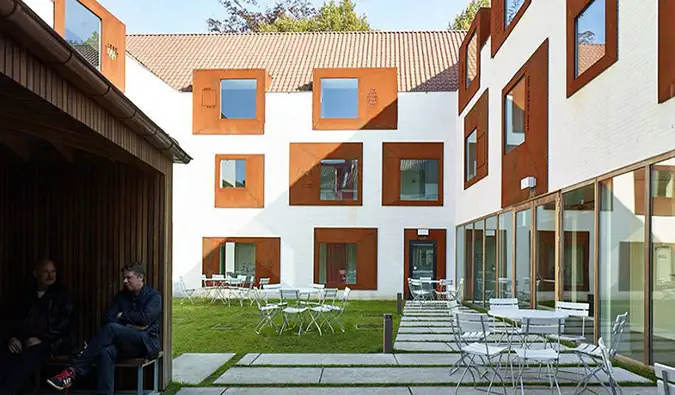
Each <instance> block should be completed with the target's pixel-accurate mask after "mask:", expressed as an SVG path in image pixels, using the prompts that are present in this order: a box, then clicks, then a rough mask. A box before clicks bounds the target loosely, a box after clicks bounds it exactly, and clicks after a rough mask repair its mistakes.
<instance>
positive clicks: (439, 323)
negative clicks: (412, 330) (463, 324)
mask: <svg viewBox="0 0 675 395" xmlns="http://www.w3.org/2000/svg"><path fill="white" fill-rule="evenodd" d="M403 318H405V317H403ZM399 326H412V327H429V326H437V327H440V326H444V327H448V328H450V327H451V324H450V321H408V320H404V321H401V323H400V324H399Z"/></svg>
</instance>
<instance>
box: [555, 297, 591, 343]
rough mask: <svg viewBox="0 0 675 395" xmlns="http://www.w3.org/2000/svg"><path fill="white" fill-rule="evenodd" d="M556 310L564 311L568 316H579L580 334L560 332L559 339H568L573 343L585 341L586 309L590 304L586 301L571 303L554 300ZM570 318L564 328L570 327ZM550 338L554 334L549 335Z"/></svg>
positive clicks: (587, 309)
mask: <svg viewBox="0 0 675 395" xmlns="http://www.w3.org/2000/svg"><path fill="white" fill-rule="evenodd" d="M555 309H556V311H560V312H564V313H566V314H567V315H568V316H569V317H580V318H581V335H574V334H570V333H568V334H564V333H563V334H562V335H561V337H560V340H561V341H569V342H574V343H579V342H585V341H586V318H587V317H588V311H589V309H590V304H588V303H573V302H556V304H555ZM569 321H570V320H569V319H568V320H567V322H566V323H565V326H566V328H567V329H568V330H569V329H570V326H571V325H570V322H569ZM549 337H550V338H552V339H555V335H551V336H549Z"/></svg>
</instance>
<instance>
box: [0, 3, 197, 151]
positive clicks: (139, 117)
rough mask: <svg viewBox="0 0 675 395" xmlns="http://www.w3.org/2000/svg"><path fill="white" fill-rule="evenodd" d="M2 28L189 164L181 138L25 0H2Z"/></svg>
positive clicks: (147, 137)
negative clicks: (129, 96) (147, 113)
mask: <svg viewBox="0 0 675 395" xmlns="http://www.w3.org/2000/svg"><path fill="white" fill-rule="evenodd" d="M0 29H1V30H3V31H4V32H5V33H7V34H8V35H9V36H11V37H12V38H13V39H14V40H16V41H18V42H20V43H21V44H23V45H24V46H25V47H26V48H27V49H28V50H29V51H30V52H31V53H33V54H34V55H35V56H36V57H37V58H39V59H40V60H42V61H43V62H44V63H45V64H46V65H48V66H51V67H52V68H54V69H55V70H56V72H57V73H58V74H59V75H60V76H62V77H63V78H64V79H65V80H67V81H69V82H71V83H72V84H74V85H75V86H76V87H78V88H79V89H80V91H81V92H82V93H84V95H85V96H87V97H89V98H90V99H92V100H94V101H95V102H97V103H98V104H100V105H101V106H102V107H103V108H104V109H105V110H106V111H107V112H108V113H110V114H111V115H113V116H114V117H116V118H117V119H118V120H120V121H121V122H122V123H123V124H125V125H126V126H128V127H129V129H131V130H132V131H133V132H134V133H136V134H137V135H139V136H141V137H143V138H144V139H145V140H146V141H147V142H148V143H150V145H152V146H153V147H155V148H156V149H157V150H159V151H160V152H161V153H162V155H163V156H165V157H168V158H170V159H171V160H172V161H173V163H182V164H187V163H189V162H190V161H191V160H192V158H191V157H190V155H188V154H187V152H185V151H184V150H183V149H182V148H181V147H180V145H179V144H178V141H176V140H175V139H174V138H173V137H171V136H169V135H168V134H167V133H166V132H165V131H164V130H162V128H160V127H159V126H158V125H157V124H156V123H155V122H154V121H153V120H152V119H150V118H149V117H148V116H147V115H145V113H143V111H141V110H140V109H139V108H138V107H137V106H136V105H135V104H134V103H133V102H132V101H131V100H129V98H128V97H126V95H124V93H122V92H121V91H120V90H119V89H117V87H115V86H114V85H113V84H112V82H110V81H109V80H108V79H107V78H106V77H105V76H103V74H101V72H99V71H98V70H96V68H95V67H94V66H92V65H91V64H89V62H87V61H86V60H85V59H84V57H83V56H82V55H80V54H79V53H78V52H77V51H76V50H75V49H74V48H73V47H71V46H70V45H69V44H68V43H67V42H66V41H65V39H63V37H61V36H60V35H59V34H58V33H57V32H56V31H55V30H54V29H52V28H51V27H50V26H49V25H47V24H46V23H45V22H44V21H43V20H42V18H40V17H39V16H38V15H37V14H36V13H35V12H34V11H33V10H31V9H30V8H29V7H28V6H26V5H25V4H24V2H23V1H22V0H0Z"/></svg>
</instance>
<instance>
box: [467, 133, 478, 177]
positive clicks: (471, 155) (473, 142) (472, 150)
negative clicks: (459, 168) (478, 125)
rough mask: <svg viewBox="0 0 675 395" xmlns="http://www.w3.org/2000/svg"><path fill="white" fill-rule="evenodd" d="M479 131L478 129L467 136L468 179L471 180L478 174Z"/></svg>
mask: <svg viewBox="0 0 675 395" xmlns="http://www.w3.org/2000/svg"><path fill="white" fill-rule="evenodd" d="M477 139H478V131H477V130H476V129H474V130H473V132H471V134H470V135H469V136H468V137H467V138H466V147H465V151H464V152H465V153H466V180H467V181H469V180H471V179H472V178H474V177H475V176H476V164H477V158H476V149H477V147H478V144H477V143H478V140H477Z"/></svg>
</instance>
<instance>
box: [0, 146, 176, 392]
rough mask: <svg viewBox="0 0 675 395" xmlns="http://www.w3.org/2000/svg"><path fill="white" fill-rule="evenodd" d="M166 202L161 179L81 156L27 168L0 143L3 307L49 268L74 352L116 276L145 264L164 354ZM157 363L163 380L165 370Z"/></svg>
mask: <svg viewBox="0 0 675 395" xmlns="http://www.w3.org/2000/svg"><path fill="white" fill-rule="evenodd" d="M170 196H171V191H170V175H169V176H166V177H165V176H163V175H161V174H160V173H158V172H144V171H139V169H138V168H136V167H132V166H128V165H123V164H113V163H112V162H110V161H108V160H107V159H102V158H97V157H94V156H88V155H86V154H82V155H78V156H77V157H76V160H75V161H74V162H67V161H66V160H65V159H63V158H61V160H59V161H56V160H43V158H38V157H36V158H32V159H31V161H30V162H26V161H24V160H20V159H18V158H17V157H15V156H14V155H13V154H12V153H11V151H9V150H7V148H6V147H5V146H3V145H1V144H0V218H2V220H1V221H0V299H2V301H3V302H11V300H12V298H13V296H15V295H17V292H19V291H20V289H21V288H22V287H23V286H24V285H25V280H26V279H27V278H28V276H29V275H30V274H29V273H30V271H31V269H32V266H33V265H34V264H35V262H37V261H38V260H39V259H43V258H48V259H51V260H53V261H54V262H55V264H56V266H57V279H58V281H61V282H62V283H63V284H64V285H65V286H66V288H67V289H68V290H69V292H70V293H71V294H72V297H73V301H74V305H75V323H76V325H75V337H76V345H77V346H78V347H81V346H82V345H83V342H84V341H85V340H88V339H89V338H90V337H91V336H93V335H94V334H95V333H96V332H97V331H98V330H99V328H100V325H101V323H102V320H103V315H104V312H105V310H106V308H107V307H108V306H109V305H110V303H111V301H112V298H113V296H114V295H115V293H116V292H118V291H119V290H121V289H122V288H123V283H122V274H121V272H120V269H121V267H122V266H123V265H124V264H126V263H128V262H130V261H132V260H138V261H141V262H143V263H145V264H146V265H147V268H148V273H147V280H148V281H147V283H148V284H149V285H150V286H152V287H154V288H156V289H158V290H159V291H160V293H162V296H163V300H164V306H165V309H164V311H163V326H162V327H163V333H162V336H163V337H164V340H163V344H164V347H166V346H167V344H168V345H169V349H166V348H165V349H164V351H165V352H167V353H168V354H170V344H171V331H170V328H171V326H170V322H171V310H170V309H167V308H166V306H167V304H168V305H169V306H170V300H171V293H170V292H171V284H170V282H171V250H170V234H171V227H170V224H171V210H170V207H167V206H168V205H169V204H170ZM3 311H5V310H3ZM167 329H169V330H167ZM168 354H167V355H168ZM169 360H170V358H169ZM167 363H168V365H166V364H167ZM163 364H164V369H163V370H166V368H167V367H168V372H169V373H170V372H171V365H170V362H163ZM165 373H166V372H165ZM120 374H121V375H125V372H120ZM128 376H131V379H132V384H131V387H128V386H126V388H122V390H124V389H129V388H134V387H133V385H135V381H134V380H135V377H136V375H135V373H134V372H132V373H131V374H129V375H128ZM164 377H165V378H166V377H167V376H166V374H165V375H164ZM122 378H123V377H122ZM127 378H128V377H127ZM146 383H149V385H152V380H151V379H150V380H146ZM167 384H168V381H165V382H164V385H167ZM161 388H165V387H164V386H162V387H161Z"/></svg>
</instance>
